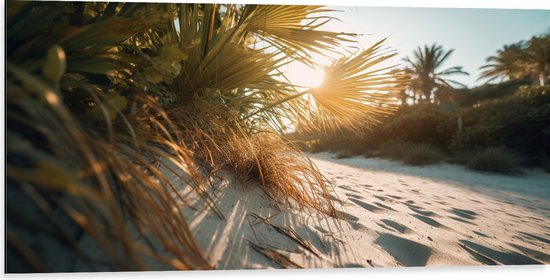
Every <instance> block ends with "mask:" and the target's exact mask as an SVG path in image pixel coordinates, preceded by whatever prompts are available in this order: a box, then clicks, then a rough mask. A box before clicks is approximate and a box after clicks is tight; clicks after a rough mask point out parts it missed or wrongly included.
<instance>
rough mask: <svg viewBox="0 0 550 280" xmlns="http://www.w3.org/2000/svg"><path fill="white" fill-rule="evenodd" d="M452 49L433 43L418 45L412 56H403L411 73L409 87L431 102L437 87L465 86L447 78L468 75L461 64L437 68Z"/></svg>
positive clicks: (445, 59)
mask: <svg viewBox="0 0 550 280" xmlns="http://www.w3.org/2000/svg"><path fill="white" fill-rule="evenodd" d="M453 51H454V50H449V51H445V50H444V49H443V47H442V46H440V45H437V44H433V45H431V46H428V45H425V46H424V48H421V47H418V49H417V50H416V51H415V52H414V54H413V58H412V59H411V58H408V57H407V58H405V59H404V60H405V61H406V62H407V63H408V68H407V72H408V73H410V74H411V77H412V80H411V88H412V89H413V91H414V92H415V94H416V93H420V94H422V95H423V96H424V99H423V100H424V101H426V102H431V100H432V96H433V95H434V92H435V91H436V89H438V88H452V87H453V86H452V85H458V86H461V87H465V85H464V84H462V83H459V82H457V81H454V80H450V79H447V78H446V77H447V76H451V75H457V74H461V75H469V74H468V73H467V72H464V71H462V67H461V66H454V67H451V68H447V69H445V70H439V69H440V68H441V67H442V65H443V64H444V63H445V61H447V59H448V58H449V57H450V55H451V54H452V53H453Z"/></svg>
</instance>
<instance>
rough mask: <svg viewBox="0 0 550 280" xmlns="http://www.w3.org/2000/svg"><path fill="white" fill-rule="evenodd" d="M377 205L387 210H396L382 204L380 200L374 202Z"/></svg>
mask: <svg viewBox="0 0 550 280" xmlns="http://www.w3.org/2000/svg"><path fill="white" fill-rule="evenodd" d="M373 203H374V204H375V205H376V206H378V207H380V208H384V209H386V210H390V211H395V209H393V208H391V207H389V206H387V205H385V204H382V203H380V202H373Z"/></svg>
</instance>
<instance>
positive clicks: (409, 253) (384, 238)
mask: <svg viewBox="0 0 550 280" xmlns="http://www.w3.org/2000/svg"><path fill="white" fill-rule="evenodd" d="M374 243H375V244H378V245H380V246H381V247H382V249H383V250H385V251H386V252H388V253H389V254H390V255H392V256H393V257H394V258H395V259H396V260H397V261H398V262H400V263H401V264H402V265H404V266H425V265H426V264H427V263H428V259H429V258H430V256H431V255H432V249H431V248H430V247H428V246H426V245H424V244H421V243H418V242H415V241H412V240H409V239H405V238H401V237H398V236H395V235H392V234H389V233H382V234H380V236H379V237H378V238H377V239H376V240H375V241H374Z"/></svg>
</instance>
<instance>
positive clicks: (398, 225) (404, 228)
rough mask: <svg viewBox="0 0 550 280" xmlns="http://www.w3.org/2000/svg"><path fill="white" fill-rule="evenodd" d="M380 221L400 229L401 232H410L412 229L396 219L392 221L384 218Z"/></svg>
mask: <svg viewBox="0 0 550 280" xmlns="http://www.w3.org/2000/svg"><path fill="white" fill-rule="evenodd" d="M380 221H381V222H382V223H384V224H385V225H386V226H388V227H391V228H392V229H395V230H397V231H399V233H409V232H411V231H412V230H411V229H409V228H408V227H407V226H405V225H402V224H400V223H398V222H395V221H392V220H387V219H382V220H380ZM378 225H381V224H378Z"/></svg>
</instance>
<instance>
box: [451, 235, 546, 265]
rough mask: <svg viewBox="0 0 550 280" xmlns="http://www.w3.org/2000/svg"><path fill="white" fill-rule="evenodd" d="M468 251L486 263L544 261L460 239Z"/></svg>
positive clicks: (536, 262)
mask: <svg viewBox="0 0 550 280" xmlns="http://www.w3.org/2000/svg"><path fill="white" fill-rule="evenodd" d="M459 242H460V243H462V244H461V245H462V248H464V249H465V250H466V251H467V252H468V253H470V254H471V255H472V256H473V257H474V258H475V259H476V260H478V261H479V262H481V263H484V264H490V265H497V264H504V265H513V264H515V265H518V264H543V263H542V262H540V261H538V260H536V259H533V258H530V257H527V256H525V255H523V254H521V253H518V252H514V251H508V252H501V251H498V250H495V249H491V248H489V247H485V246H483V245H481V244H477V243H475V242H472V241H469V240H459Z"/></svg>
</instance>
